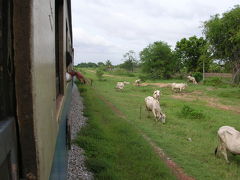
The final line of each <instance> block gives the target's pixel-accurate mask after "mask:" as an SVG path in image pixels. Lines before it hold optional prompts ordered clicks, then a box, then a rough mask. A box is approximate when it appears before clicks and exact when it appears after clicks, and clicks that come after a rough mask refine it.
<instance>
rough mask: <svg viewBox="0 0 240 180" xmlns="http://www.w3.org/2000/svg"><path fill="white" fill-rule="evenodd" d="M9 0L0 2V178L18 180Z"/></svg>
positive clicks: (10, 5)
mask: <svg viewBox="0 0 240 180" xmlns="http://www.w3.org/2000/svg"><path fill="white" fill-rule="evenodd" d="M12 41H13V37H12V1H11V0H0V179H4V180H16V179H18V165H17V153H18V152H17V132H16V104H15V88H14V64H13V48H12V44H13V43H12Z"/></svg>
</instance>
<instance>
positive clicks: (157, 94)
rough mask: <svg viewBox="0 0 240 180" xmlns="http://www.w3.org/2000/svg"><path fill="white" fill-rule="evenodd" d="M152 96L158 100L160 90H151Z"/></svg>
mask: <svg viewBox="0 0 240 180" xmlns="http://www.w3.org/2000/svg"><path fill="white" fill-rule="evenodd" d="M153 97H154V99H156V100H158V101H159V100H160V91H159V90H155V91H154V92H153Z"/></svg>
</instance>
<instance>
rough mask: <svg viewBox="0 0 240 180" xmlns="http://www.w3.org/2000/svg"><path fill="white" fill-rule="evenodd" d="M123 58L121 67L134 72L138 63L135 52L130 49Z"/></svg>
mask: <svg viewBox="0 0 240 180" xmlns="http://www.w3.org/2000/svg"><path fill="white" fill-rule="evenodd" d="M123 58H124V62H123V64H121V67H122V68H124V69H127V70H128V71H132V72H133V69H134V67H135V66H136V65H137V59H136V54H135V52H134V51H133V50H130V51H128V52H126V53H125V54H124V55H123Z"/></svg>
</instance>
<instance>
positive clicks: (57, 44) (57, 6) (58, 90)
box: [55, 1, 61, 96]
mask: <svg viewBox="0 0 240 180" xmlns="http://www.w3.org/2000/svg"><path fill="white" fill-rule="evenodd" d="M59 13H60V3H59V1H55V68H56V96H59V95H60V94H61V76H60V58H59V53H60V52H59V48H60V42H59V41H60V40H61V38H60V36H59V35H60V32H59V20H60V17H59Z"/></svg>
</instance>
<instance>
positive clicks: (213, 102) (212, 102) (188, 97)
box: [171, 92, 240, 113]
mask: <svg viewBox="0 0 240 180" xmlns="http://www.w3.org/2000/svg"><path fill="white" fill-rule="evenodd" d="M197 95H198V94H197V93H196V92H195V93H194V92H193V93H188V94H184V93H181V94H175V95H172V96H171V97H172V98H174V99H180V100H184V101H195V100H200V101H203V102H205V103H206V105H207V106H209V107H214V108H218V109H222V110H227V111H233V112H235V113H240V108H239V107H237V106H231V105H225V104H222V103H220V102H219V99H217V98H213V97H207V96H197Z"/></svg>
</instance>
